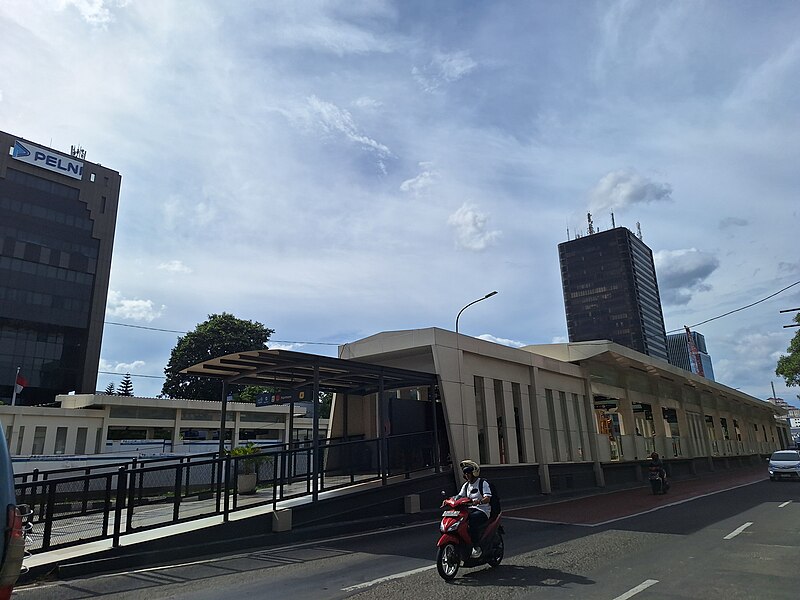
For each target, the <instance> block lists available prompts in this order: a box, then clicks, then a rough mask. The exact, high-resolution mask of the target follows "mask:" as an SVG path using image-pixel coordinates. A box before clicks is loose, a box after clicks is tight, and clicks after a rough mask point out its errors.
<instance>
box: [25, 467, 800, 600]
mask: <svg viewBox="0 0 800 600" xmlns="http://www.w3.org/2000/svg"><path fill="white" fill-rule="evenodd" d="M678 485H679V484H678ZM631 494H632V495H635V494H647V491H646V490H634V491H632V492H631ZM658 498H659V500H658V501H657V502H658V504H654V507H655V508H656V510H650V511H649V512H645V513H643V514H640V515H639V516H632V517H626V518H622V519H619V520H615V521H613V522H610V523H605V524H603V525H599V526H594V527H589V526H578V525H569V524H552V523H541V522H536V521H531V520H527V519H521V518H518V517H514V516H513V515H514V514H515V512H516V511H507V513H506V516H505V528H506V532H507V535H506V558H505V560H504V561H503V564H502V565H501V566H500V567H499V568H497V569H489V568H488V567H480V568H477V569H462V570H461V571H460V572H459V574H458V576H457V577H456V579H455V580H454V582H453V583H450V584H447V583H445V582H443V581H442V580H441V579H440V578H439V576H438V575H437V573H436V570H435V568H434V567H433V560H434V556H435V543H436V539H437V537H438V523H433V522H431V523H427V524H422V525H415V526H409V527H404V528H399V529H392V530H385V531H379V532H370V533H364V534H359V535H354V536H348V537H346V538H338V539H333V540H325V541H322V542H313V543H307V544H298V545H294V546H289V547H283V548H270V549H265V550H262V551H258V552H250V553H247V554H242V555H239V556H227V557H212V558H209V559H207V560H205V561H197V562H194V563H191V564H183V565H174V566H168V567H159V568H156V569H145V570H140V571H134V572H128V573H120V574H114V575H106V576H98V577H93V578H84V579H80V580H73V581H61V582H57V583H53V584H43V585H39V586H34V587H27V588H20V589H19V590H18V591H17V592H16V597H17V598H20V599H21V600H49V599H54V600H55V599H58V600H72V599H80V598H101V599H103V600H111V599H120V600H122V599H124V600H139V599H142V600H144V599H146V600H159V599H162V598H174V599H181V600H219V599H231V600H233V599H253V600H255V599H260V598H269V597H288V598H314V599H315V600H328V599H335V598H348V597H350V598H355V599H357V600H395V599H396V600H401V599H402V600H408V599H409V598H415V599H416V598H431V599H442V600H445V599H450V598H452V599H458V600H464V599H465V598H470V600H472V599H476V598H499V597H503V598H534V599H538V598H542V599H550V598H582V599H588V600H592V599H603V600H624V599H628V598H635V599H636V600H652V599H666V598H671V599H688V598H703V599H709V600H714V599H720V600H721V599H725V600H737V599H745V598H747V599H753V598H758V599H773V598H774V599H781V598H792V599H794V598H797V597H798V594H799V593H800V542H799V541H798V540H800V483H796V482H778V483H771V482H769V481H766V480H764V481H760V482H758V483H754V484H751V485H745V486H742V487H738V488H736V489H732V490H729V491H724V492H719V493H716V494H712V495H706V496H702V497H699V498H696V499H693V500H681V501H679V502H678V503H674V504H673V502H674V499H673V498H671V497H670V496H669V495H667V496H660V497H658ZM637 499H638V500H641V498H638V497H637ZM617 510H618V507H617ZM517 514H525V513H521V512H519V513H517ZM387 578H388V579H387Z"/></svg>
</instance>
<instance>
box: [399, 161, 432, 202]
mask: <svg viewBox="0 0 800 600" xmlns="http://www.w3.org/2000/svg"><path fill="white" fill-rule="evenodd" d="M419 166H420V168H421V169H422V171H421V172H420V174H419V175H417V176H416V177H414V178H412V179H406V180H405V181H404V182H403V183H401V184H400V190H401V191H403V192H410V193H412V194H414V195H415V196H419V195H420V194H421V193H422V192H424V191H425V190H426V189H428V188H429V187H431V186H433V185H434V184H435V183H436V180H437V179H438V178H439V173H438V172H437V171H435V170H434V169H433V168H432V167H433V163H430V162H421V163H419Z"/></svg>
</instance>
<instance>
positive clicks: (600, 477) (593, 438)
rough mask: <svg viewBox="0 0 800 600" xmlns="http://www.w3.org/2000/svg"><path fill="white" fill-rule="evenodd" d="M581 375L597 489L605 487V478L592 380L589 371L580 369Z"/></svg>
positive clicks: (583, 368)
mask: <svg viewBox="0 0 800 600" xmlns="http://www.w3.org/2000/svg"><path fill="white" fill-rule="evenodd" d="M581 373H582V375H583V389H584V393H583V409H584V412H585V413H586V428H587V431H588V432H589V450H590V451H591V453H592V468H593V469H594V479H595V484H596V485H597V487H606V477H605V474H604V473H603V465H602V463H601V462H600V449H599V448H598V446H597V425H596V422H597V421H596V419H595V417H594V398H593V396H592V380H591V378H590V377H589V370H588V369H587V368H586V367H581Z"/></svg>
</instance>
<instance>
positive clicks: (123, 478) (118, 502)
mask: <svg viewBox="0 0 800 600" xmlns="http://www.w3.org/2000/svg"><path fill="white" fill-rule="evenodd" d="M127 491H128V467H127V466H123V467H119V469H118V471H117V497H116V499H115V500H114V536H113V542H112V546H113V547H114V548H119V537H120V534H121V529H122V507H123V506H125V493H126V492H127Z"/></svg>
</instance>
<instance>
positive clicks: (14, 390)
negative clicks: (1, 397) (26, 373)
mask: <svg viewBox="0 0 800 600" xmlns="http://www.w3.org/2000/svg"><path fill="white" fill-rule="evenodd" d="M21 368H22V367H17V374H16V375H14V384H13V385H12V386H11V388H12V392H11V406H14V402H16V401H17V379H19V370H20V369H21Z"/></svg>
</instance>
